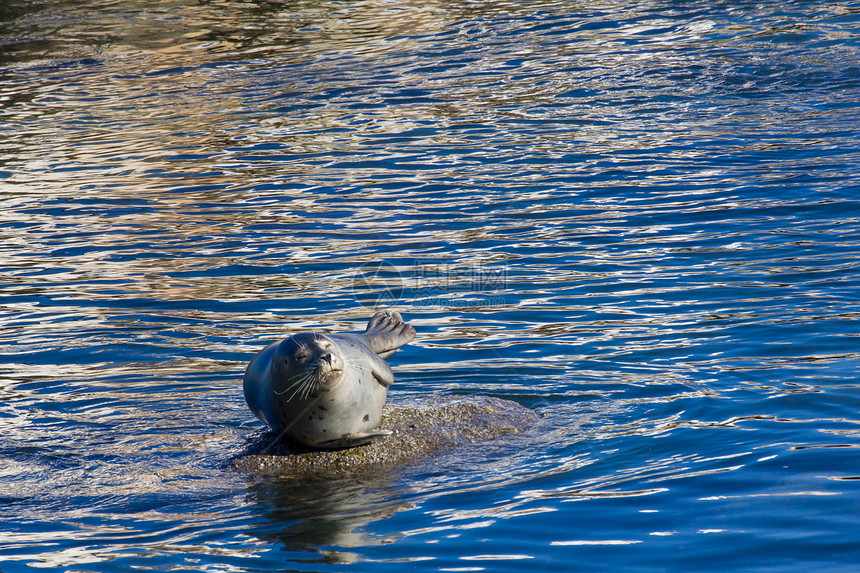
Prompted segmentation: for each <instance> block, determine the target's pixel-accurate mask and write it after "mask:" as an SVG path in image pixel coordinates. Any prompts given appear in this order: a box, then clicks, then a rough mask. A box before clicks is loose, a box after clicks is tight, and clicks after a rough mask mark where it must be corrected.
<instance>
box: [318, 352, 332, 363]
mask: <svg viewBox="0 0 860 573" xmlns="http://www.w3.org/2000/svg"><path fill="white" fill-rule="evenodd" d="M319 360H320V361H323V360H324V361H326V362H328V363H329V366H331V352H321V353H320V354H319Z"/></svg>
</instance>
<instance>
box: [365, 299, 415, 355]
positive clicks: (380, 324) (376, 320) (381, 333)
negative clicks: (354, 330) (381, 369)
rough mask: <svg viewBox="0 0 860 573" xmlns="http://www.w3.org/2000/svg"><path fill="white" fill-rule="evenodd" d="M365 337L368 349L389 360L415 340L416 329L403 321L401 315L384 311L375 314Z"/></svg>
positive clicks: (368, 325)
mask: <svg viewBox="0 0 860 573" xmlns="http://www.w3.org/2000/svg"><path fill="white" fill-rule="evenodd" d="M364 337H365V339H366V341H367V345H368V347H370V349H371V350H373V351H374V352H375V353H376V354H378V355H379V356H380V358H388V357H389V356H391V355H392V354H394V351H395V350H397V349H398V348H400V347H401V346H403V345H404V344H407V343H408V342H409V341H411V340H412V339H413V338H415V329H414V328H412V327H411V326H410V325H408V324H407V323H406V322H404V321H403V318H401V316H400V313H397V312H392V311H388V310H383V311H380V312H377V313H376V314H374V315H373V318H371V319H370V322H369V323H367V329H366V330H365V331H364Z"/></svg>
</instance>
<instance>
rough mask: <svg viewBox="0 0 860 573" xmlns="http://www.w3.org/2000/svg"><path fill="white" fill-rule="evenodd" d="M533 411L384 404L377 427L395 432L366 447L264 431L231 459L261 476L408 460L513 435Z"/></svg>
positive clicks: (512, 405) (499, 403)
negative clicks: (335, 446)
mask: <svg viewBox="0 0 860 573" xmlns="http://www.w3.org/2000/svg"><path fill="white" fill-rule="evenodd" d="M537 420H538V415H537V414H536V413H535V412H534V411H533V410H530V409H528V408H526V407H524V406H520V405H519V404H517V403H516V402H511V401H510V400H502V399H500V398H490V397H469V398H465V397H450V396H449V397H445V398H437V399H431V400H427V401H422V402H414V403H409V404H399V405H390V404H389V405H386V407H385V410H384V411H383V415H382V422H381V423H380V426H379V427H380V429H383V430H391V431H393V432H394V433H393V434H392V435H390V436H387V437H385V438H381V439H379V440H376V441H374V442H371V443H369V444H367V445H365V446H360V447H356V448H349V449H343V450H312V449H309V448H305V447H303V446H298V445H295V444H291V443H287V442H282V441H276V440H275V439H274V434H272V433H268V434H265V435H263V436H262V437H260V438H259V439H258V440H256V441H255V442H254V443H253V444H251V445H250V447H249V448H248V449H247V450H246V452H245V453H244V454H243V455H241V456H239V457H238V458H237V459H235V460H234V461H233V465H234V466H235V467H237V468H238V469H240V470H244V471H248V472H252V473H255V474H264V475H279V476H293V477H310V476H314V475H322V474H338V473H344V474H346V473H349V474H352V473H354V472H355V471H360V470H372V469H374V468H380V467H391V466H397V465H402V464H405V463H410V462H413V461H417V460H420V459H421V458H425V457H427V456H429V455H430V454H433V453H434V452H439V451H442V450H450V449H453V448H456V447H458V446H461V445H464V444H470V443H475V442H481V441H485V440H492V439H494V438H498V437H500V436H503V435H505V434H516V433H520V432H522V431H523V430H525V429H527V428H528V427H529V426H531V425H532V424H534V423H535V422H536V421H537Z"/></svg>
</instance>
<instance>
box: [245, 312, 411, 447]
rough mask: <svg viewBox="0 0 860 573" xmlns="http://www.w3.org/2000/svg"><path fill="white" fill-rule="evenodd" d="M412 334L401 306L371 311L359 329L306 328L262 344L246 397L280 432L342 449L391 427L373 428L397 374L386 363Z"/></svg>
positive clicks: (301, 440) (249, 370)
mask: <svg viewBox="0 0 860 573" xmlns="http://www.w3.org/2000/svg"><path fill="white" fill-rule="evenodd" d="M414 337H415V329H413V328H412V327H411V326H409V325H408V324H406V323H405V322H403V319H402V318H401V317H400V315H399V314H398V313H396V312H387V311H386V312H378V313H376V314H375V315H373V318H371V319H370V322H369V323H368V325H367V330H365V331H364V333H362V334H327V335H325V334H314V333H302V334H296V335H293V336H290V337H289V338H285V339H283V340H280V341H278V342H275V343H273V344H270V345H269V346H267V347H266V348H264V349H263V350H262V351H261V352H260V353H259V354H257V355H256V356H255V357H254V358H253V359H252V360H251V363H250V364H249V365H248V368H247V370H245V382H244V390H245V401H246V402H247V403H248V407H249V408H250V409H251V412H253V413H254V415H255V416H257V418H259V419H260V420H262V421H263V422H265V423H266V424H268V425H269V427H270V428H272V430H273V431H275V432H276V433H277V434H279V435H280V436H285V437H287V438H289V439H291V440H293V441H295V442H298V443H300V444H304V445H306V446H312V447H318V448H343V447H351V446H358V445H361V444H365V443H367V442H369V441H371V440H373V439H374V438H378V437H380V436H385V435H388V434H389V433H390V432H386V431H379V430H374V428H376V426H377V425H379V420H380V418H381V417H382V406H383V405H384V404H385V398H386V397H387V395H388V387H389V386H391V384H392V383H393V382H394V374H393V373H392V372H391V368H389V367H388V364H387V363H386V362H385V360H384V359H385V358H388V357H389V356H391V355H392V354H394V351H395V350H397V349H398V348H399V347H401V346H403V345H404V344H406V343H407V342H409V341H410V340H412V339H413V338H414Z"/></svg>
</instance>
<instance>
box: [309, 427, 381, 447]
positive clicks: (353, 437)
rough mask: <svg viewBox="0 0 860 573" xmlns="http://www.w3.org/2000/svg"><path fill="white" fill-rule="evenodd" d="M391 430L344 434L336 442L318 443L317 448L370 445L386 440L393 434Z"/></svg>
mask: <svg viewBox="0 0 860 573" xmlns="http://www.w3.org/2000/svg"><path fill="white" fill-rule="evenodd" d="M393 433H394V432H392V431H391V430H371V431H370V432H356V433H354V434H344V435H343V436H341V437H340V438H338V439H336V440H328V441H327V442H318V443H317V444H315V445H316V447H318V448H326V449H329V450H336V449H339V448H353V447H355V446H363V445H365V444H369V443H370V442H372V441H373V440H378V439H379V438H384V437H385V436H390V435H391V434H393Z"/></svg>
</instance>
